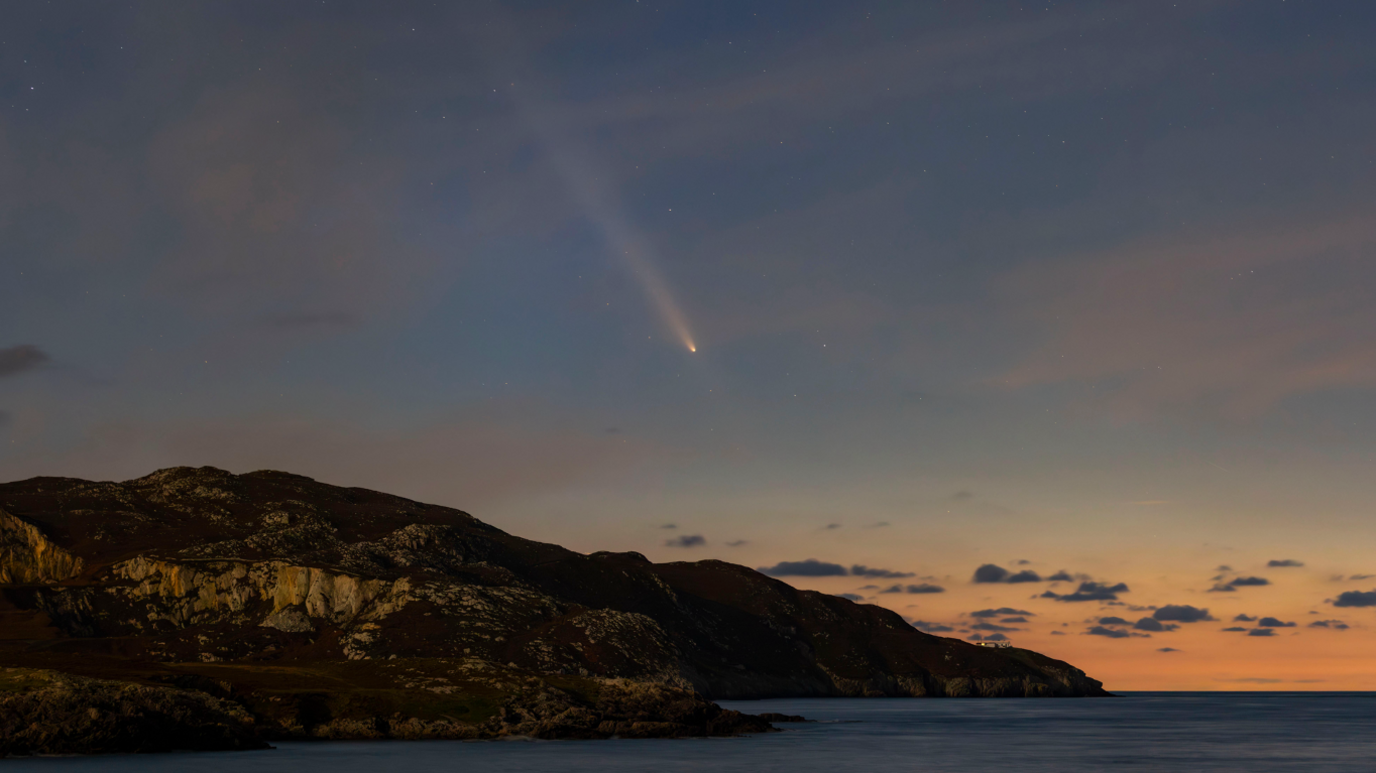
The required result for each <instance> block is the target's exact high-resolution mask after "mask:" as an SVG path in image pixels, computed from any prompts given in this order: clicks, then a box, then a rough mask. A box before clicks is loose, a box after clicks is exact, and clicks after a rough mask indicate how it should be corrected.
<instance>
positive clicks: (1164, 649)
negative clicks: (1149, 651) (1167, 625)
mask: <svg viewBox="0 0 1376 773" xmlns="http://www.w3.org/2000/svg"><path fill="white" fill-rule="evenodd" d="M1179 651H1180V650H1178V649H1176V648H1175V647H1162V648H1161V649H1159V650H1157V652H1179Z"/></svg>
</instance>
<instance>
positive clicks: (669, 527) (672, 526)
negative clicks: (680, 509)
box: [659, 523, 678, 529]
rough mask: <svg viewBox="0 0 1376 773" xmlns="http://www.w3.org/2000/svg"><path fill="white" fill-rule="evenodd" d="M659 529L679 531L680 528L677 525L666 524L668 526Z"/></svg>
mask: <svg viewBox="0 0 1376 773" xmlns="http://www.w3.org/2000/svg"><path fill="white" fill-rule="evenodd" d="M659 528H661V529H677V528H678V524H676V523H666V524H664V525H663V526H661V527H659Z"/></svg>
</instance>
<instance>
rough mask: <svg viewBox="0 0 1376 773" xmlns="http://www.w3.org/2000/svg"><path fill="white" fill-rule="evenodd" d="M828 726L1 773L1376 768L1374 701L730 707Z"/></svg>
mask: <svg viewBox="0 0 1376 773" xmlns="http://www.w3.org/2000/svg"><path fill="white" fill-rule="evenodd" d="M723 705H725V706H728V707H730V708H735V709H740V710H742V711H748V712H751V713H758V712H764V711H778V712H783V713H787V714H802V715H804V716H806V717H808V718H810V719H815V720H818V721H817V722H815V723H809V724H805V725H785V726H784V727H787V728H788V730H787V731H786V732H782V733H771V734H768V735H759V736H751V737H746V738H721V739H702V740H697V739H694V740H665V741H635V740H612V741H518V740H509V741H483V742H470V743H464V742H451V741H431V742H418V743H417V742H404V741H387V742H372V741H367V742H364V741H358V742H344V743H282V744H279V745H278V748H277V749H275V750H272V751H260V752H236V753H201V754H168V755H148V756H126V757H102V758H74V757H68V758H47V759H32V760H4V761H0V770H3V771H5V772H6V773H8V771H21V770H44V771H66V770H89V771H97V770H99V771H103V772H106V771H108V772H111V773H119V772H122V771H130V772H131V773H132V772H133V771H188V770H194V771H198V772H205V773H218V772H219V771H225V772H226V773H229V772H230V771H233V773H246V772H249V771H273V772H276V771H282V773H315V772H316V771H320V772H322V773H351V772H352V771H412V770H415V771H468V770H472V771H484V772H488V771H493V772H500V771H523V772H524V771H540V772H541V773H549V772H550V771H596V772H597V773H614V772H615V771H697V770H704V771H714V772H715V771H776V770H777V771H789V772H790V773H803V772H805V771H826V772H827V773H834V772H835V771H841V770H844V771H850V770H856V771H862V770H865V771H891V770H892V771H932V772H933V773H965V772H966V771H982V772H985V773H987V772H988V771H1001V772H1004V773H1028V772H1039V771H1056V772H1057V773H1078V771H1104V770H1115V771H1117V770H1127V771H1196V772H1197V771H1246V773H1259V772H1262V771H1305V772H1306V773H1323V772H1325V771H1343V772H1344V773H1351V772H1352V771H1376V693H1130V694H1127V695H1125V696H1123V697H1121V698H1101V699H1068V698H1067V699H985V700H980V699H939V700H929V699H911V698H909V699H903V698H871V699H850V698H833V699H808V700H771V701H731V702H726V703H723Z"/></svg>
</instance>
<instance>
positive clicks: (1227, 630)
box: [1219, 626, 1247, 633]
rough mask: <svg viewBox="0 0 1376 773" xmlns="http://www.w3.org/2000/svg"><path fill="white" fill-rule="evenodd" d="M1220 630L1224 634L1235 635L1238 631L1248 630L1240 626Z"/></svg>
mask: <svg viewBox="0 0 1376 773" xmlns="http://www.w3.org/2000/svg"><path fill="white" fill-rule="evenodd" d="M1219 630H1221V631H1223V632H1224V633H1234V632H1236V631H1245V630H1247V629H1246V628H1242V627H1239V626H1233V627H1231V628H1221V629H1219Z"/></svg>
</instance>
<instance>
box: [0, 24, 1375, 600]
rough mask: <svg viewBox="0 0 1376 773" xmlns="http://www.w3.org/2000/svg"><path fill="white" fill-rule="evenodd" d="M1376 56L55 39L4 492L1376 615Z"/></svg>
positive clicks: (680, 27)
mask: <svg viewBox="0 0 1376 773" xmlns="http://www.w3.org/2000/svg"><path fill="white" fill-rule="evenodd" d="M1373 33H1376V7H1373V6H1372V5H1371V4H1369V3H1362V2H1325V3H1312V2H1311V3H1302V2H1295V1H1294V0H1290V1H1289V2H1283V1H1281V0H1265V1H1262V2H1190V3H1179V4H1172V3H1165V2H1102V3H1040V4H1019V3H992V2H990V3H936V2H921V3H914V2H910V3H868V4H865V3H862V4H855V3H806V2H777V3H764V2H760V3H754V2H744V1H743V0H736V1H734V2H692V3H663V2H648V1H642V2H635V1H634V0H627V1H619V2H597V3H572V4H571V3H501V4H497V3H457V4H455V3H386V4H380V3H361V2H359V3H348V2H334V1H333V0H327V1H326V2H312V3H307V2H299V3H290V4H283V3H245V2H238V3H194V4H191V3H185V4H170V3H142V4H141V3H135V4H132V5H124V4H120V5H116V4H110V3H81V2H62V3H51V4H45V3H28V4H21V5H17V6H15V7H13V8H9V9H7V10H6V17H5V22H4V26H3V31H2V32H0V180H3V185H0V478H3V479H15V478H21V477H27V476H30V475H38V474H47V475H71V476H81V477H94V478H119V479H123V478H129V477H134V476H137V475H141V474H145V473H147V472H149V471H151V470H152V469H154V468H157V467H163V466H170V465H174V464H197V465H199V464H214V465H217V466H221V467H225V468H228V469H231V470H233V471H236V472H243V471H247V470H250V469H257V468H262V467H274V468H283V469H289V470H292V471H295V472H299V473H303V474H308V475H312V476H315V477H317V478H320V479H322V480H327V481H330V482H336V483H342V484H353V485H363V486H368V487H373V488H379V489H385V490H389V491H393V492H395V493H399V494H403V495H409V496H414V497H417V498H423V499H428V500H431V501H437V502H441V503H444V504H449V505H454V506H459V507H464V508H467V509H470V510H472V511H473V512H474V513H475V514H476V515H478V516H479V517H482V518H485V519H487V520H490V521H492V522H494V523H496V524H498V525H500V526H503V527H505V528H510V529H512V530H514V531H517V532H519V533H524V534H528V535H530V536H535V537H540V538H543V539H548V540H551V541H559V542H563V543H566V544H569V545H570V547H574V548H576V549H582V550H593V549H599V548H618V549H636V550H642V551H645V552H647V553H649V554H651V555H652V556H653V557H655V558H657V559H665V558H669V557H674V556H678V557H707V556H715V557H724V558H729V559H731V560H738V561H742V562H746V563H751V564H763V563H771V564H772V563H775V562H777V561H780V560H801V559H803V558H808V557H816V558H819V559H825V560H834V561H841V562H843V563H844V562H848V561H854V562H859V563H867V564H870V565H894V566H898V565H900V564H901V565H902V566H903V567H906V568H908V569H911V570H913V571H918V572H922V573H924V574H926V575H930V576H933V577H938V578H939V577H944V576H948V575H951V576H955V575H959V576H961V577H963V576H964V575H965V574H967V573H968V571H969V570H970V569H972V568H973V567H974V566H975V565H978V564H980V563H985V562H986V561H994V562H1004V563H1009V562H1011V561H1012V560H1013V559H1014V558H1017V559H1029V560H1035V561H1041V562H1045V563H1046V564H1047V566H1050V565H1051V564H1056V565H1058V568H1059V565H1060V564H1071V563H1073V564H1075V565H1076V566H1077V567H1079V568H1080V570H1081V571H1084V572H1088V573H1090V574H1092V575H1094V576H1096V577H1098V576H1105V577H1106V575H1107V573H1109V572H1114V573H1117V572H1118V571H1119V567H1124V566H1125V564H1124V562H1125V561H1126V562H1128V565H1130V568H1123V569H1122V573H1123V574H1124V575H1125V576H1126V575H1127V574H1132V575H1133V576H1141V577H1147V576H1158V575H1159V576H1167V575H1169V576H1171V577H1177V576H1183V575H1180V574H1179V573H1180V572H1187V571H1195V569H1199V571H1201V572H1204V571H1207V570H1208V567H1210V566H1212V565H1213V564H1217V563H1220V562H1222V561H1223V560H1224V559H1223V558H1221V557H1220V556H1218V555H1215V553H1216V552H1218V551H1225V552H1227V551H1244V550H1245V551H1250V552H1249V555H1250V554H1251V553H1256V556H1257V560H1261V559H1262V558H1270V557H1273V556H1269V555H1263V553H1265V552H1266V551H1268V550H1272V549H1275V550H1280V549H1281V548H1282V547H1286V546H1291V545H1298V546H1299V547H1300V548H1303V549H1305V550H1309V551H1310V552H1311V554H1312V557H1311V558H1310V559H1309V561H1310V564H1311V565H1313V564H1321V563H1323V561H1327V562H1328V563H1329V564H1331V569H1332V572H1329V574H1332V573H1333V572H1359V571H1364V570H1376V566H1368V567H1365V568H1364V567H1361V566H1356V565H1353V562H1355V561H1358V560H1359V558H1360V556H1361V555H1369V553H1370V550H1369V548H1370V545H1371V540H1372V539H1373V538H1376V531H1373V529H1374V528H1376V527H1373V526H1372V522H1371V520H1370V518H1369V512H1370V502H1371V501H1372V496H1373V495H1376V484H1373V476H1372V475H1371V470H1372V464H1373V461H1376V441H1374V440H1373V438H1374V437H1376V435H1374V434H1373V430H1376V410H1374V409H1373V408H1374V405H1373V396H1376V395H1374V393H1373V389H1376V336H1373V331H1376V303H1373V301H1376V297H1373V296H1376V292H1373V285H1372V282H1373V279H1376V263H1373V246H1374V245H1376V217H1373V214H1374V213H1373V203H1374V202H1376V176H1373V170H1376V145H1374V144H1373V140H1372V137H1373V136H1376V132H1374V131H1373V129H1376V125H1374V124H1376V100H1373V99H1372V94H1373V93H1376V88H1374V87H1376V53H1373V51H1374V50H1376V49H1373V47H1372V45H1371V41H1372V39H1373ZM689 339H691V341H692V342H693V344H694V345H695V346H696V348H697V351H696V352H689V351H688V349H687V345H686V341H687V340H689ZM670 522H672V523H674V524H675V525H676V526H677V527H678V529H679V530H680V531H689V532H691V533H693V534H702V535H704V536H705V537H706V545H704V546H701V547H695V548H670V547H667V546H665V544H664V540H665V536H664V535H665V531H664V530H661V529H659V527H660V526H662V525H664V524H665V523H670ZM881 523H883V524H889V525H888V526H885V527H877V528H868V529H867V528H865V527H875V525H876V524H881ZM831 524H835V525H836V526H837V528H831V529H828V528H826V527H827V526H828V525H831ZM742 541H743V542H744V543H745V544H741V545H736V546H729V545H728V544H727V543H730V542H742ZM1359 546H1365V547H1364V548H1362V550H1364V551H1365V552H1364V553H1363V552H1361V551H1359V550H1358V547H1359ZM1038 551H1040V552H1038ZM1210 551H1213V552H1210ZM1027 553H1036V555H1025V554H1027ZM1320 555H1323V556H1327V558H1325V559H1323V560H1320V559H1319V556H1320ZM1240 560H1241V559H1237V558H1232V559H1229V561H1230V562H1238V561H1240ZM1133 561H1139V562H1140V564H1141V565H1136V564H1132V562H1133ZM1192 562H1193V563H1192ZM1196 564H1197V565H1198V566H1197V567H1196ZM1199 567H1203V568H1199ZM1153 572H1154V573H1155V574H1153ZM1191 576H1193V575H1191ZM1325 576H1327V575H1325ZM1106 579H1113V578H1107V577H1106ZM1144 582H1145V581H1144ZM1163 582H1164V581H1163ZM1182 582H1183V581H1182ZM1190 582H1195V580H1191V581H1190ZM1199 582H1204V581H1203V580H1202V579H1201V580H1199ZM1316 582H1317V580H1316ZM1163 587H1166V588H1171V587H1177V586H1173V585H1171V584H1170V583H1166V585H1165V586H1163ZM1179 587H1184V586H1183V585H1181V586H1179ZM1316 587H1317V586H1316ZM838 589H840V588H839V586H838ZM1335 590H1336V589H1335ZM1162 592H1163V593H1164V592H1165V591H1162ZM1322 592H1323V591H1322V590H1313V592H1312V593H1310V594H1309V595H1311V596H1315V598H1321V596H1322ZM1297 593H1298V591H1297ZM1301 598H1302V597H1301V596H1299V595H1296V596H1295V597H1294V600H1293V601H1294V603H1295V604H1301V601H1300V599H1301ZM1303 598H1308V596H1304V597H1303ZM1177 600H1178V599H1177ZM1163 601H1170V599H1163ZM1304 603H1308V602H1304ZM1315 603H1317V602H1315Z"/></svg>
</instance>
